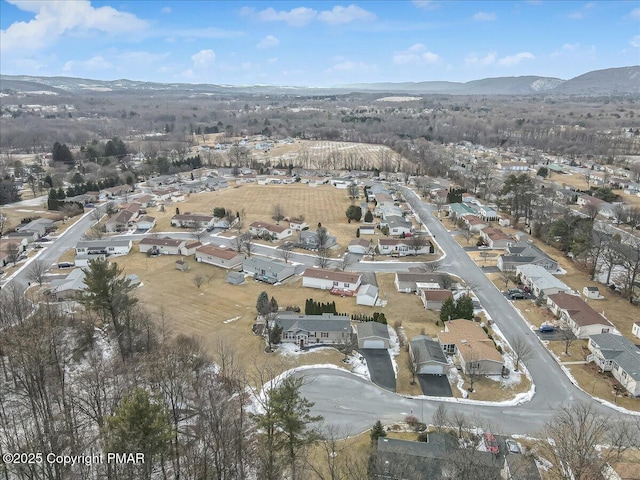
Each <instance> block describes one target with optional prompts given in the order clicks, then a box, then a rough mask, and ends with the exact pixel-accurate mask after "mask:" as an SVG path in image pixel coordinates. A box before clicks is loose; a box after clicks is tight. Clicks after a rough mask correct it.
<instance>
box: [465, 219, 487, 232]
mask: <svg viewBox="0 0 640 480" xmlns="http://www.w3.org/2000/svg"><path fill="white" fill-rule="evenodd" d="M462 220H463V221H464V224H465V225H466V226H467V227H468V228H469V231H471V232H474V233H478V232H479V231H480V230H482V229H483V228H487V227H488V226H489V222H485V221H484V220H482V219H481V218H480V217H476V216H475V215H464V216H463V217H462Z"/></svg>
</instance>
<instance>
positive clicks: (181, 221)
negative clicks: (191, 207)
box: [171, 213, 215, 228]
mask: <svg viewBox="0 0 640 480" xmlns="http://www.w3.org/2000/svg"><path fill="white" fill-rule="evenodd" d="M214 221H215V217H212V216H211V215H201V214H191V213H185V214H178V215H174V216H173V217H171V225H172V226H173V227H181V228H209V227H211V226H213V223H214Z"/></svg>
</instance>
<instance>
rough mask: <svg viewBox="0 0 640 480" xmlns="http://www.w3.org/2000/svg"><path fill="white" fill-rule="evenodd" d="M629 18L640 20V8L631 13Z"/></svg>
mask: <svg viewBox="0 0 640 480" xmlns="http://www.w3.org/2000/svg"><path fill="white" fill-rule="evenodd" d="M628 16H629V18H638V19H640V8H634V9H633V10H631V11H630V12H629V15H628Z"/></svg>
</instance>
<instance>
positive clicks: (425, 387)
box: [416, 373, 453, 397]
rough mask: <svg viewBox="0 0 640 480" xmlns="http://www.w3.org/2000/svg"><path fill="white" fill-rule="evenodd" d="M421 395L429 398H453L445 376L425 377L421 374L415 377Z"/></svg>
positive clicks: (425, 375)
mask: <svg viewBox="0 0 640 480" xmlns="http://www.w3.org/2000/svg"><path fill="white" fill-rule="evenodd" d="M416 377H418V382H420V388H421V389H422V393H424V394H425V395H429V396H430V397H453V393H452V392H451V385H450V384H449V379H448V378H447V376H446V375H427V374H425V373H421V374H419V375H416Z"/></svg>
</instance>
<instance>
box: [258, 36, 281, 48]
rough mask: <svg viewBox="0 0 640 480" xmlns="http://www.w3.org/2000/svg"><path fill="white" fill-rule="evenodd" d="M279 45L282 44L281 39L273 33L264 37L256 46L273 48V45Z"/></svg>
mask: <svg viewBox="0 0 640 480" xmlns="http://www.w3.org/2000/svg"><path fill="white" fill-rule="evenodd" d="M278 45H280V40H278V39H277V38H276V37H274V36H273V35H267V36H266V37H264V38H263V39H262V40H260V41H259V42H258V45H256V47H258V48H272V47H277V46H278Z"/></svg>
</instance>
